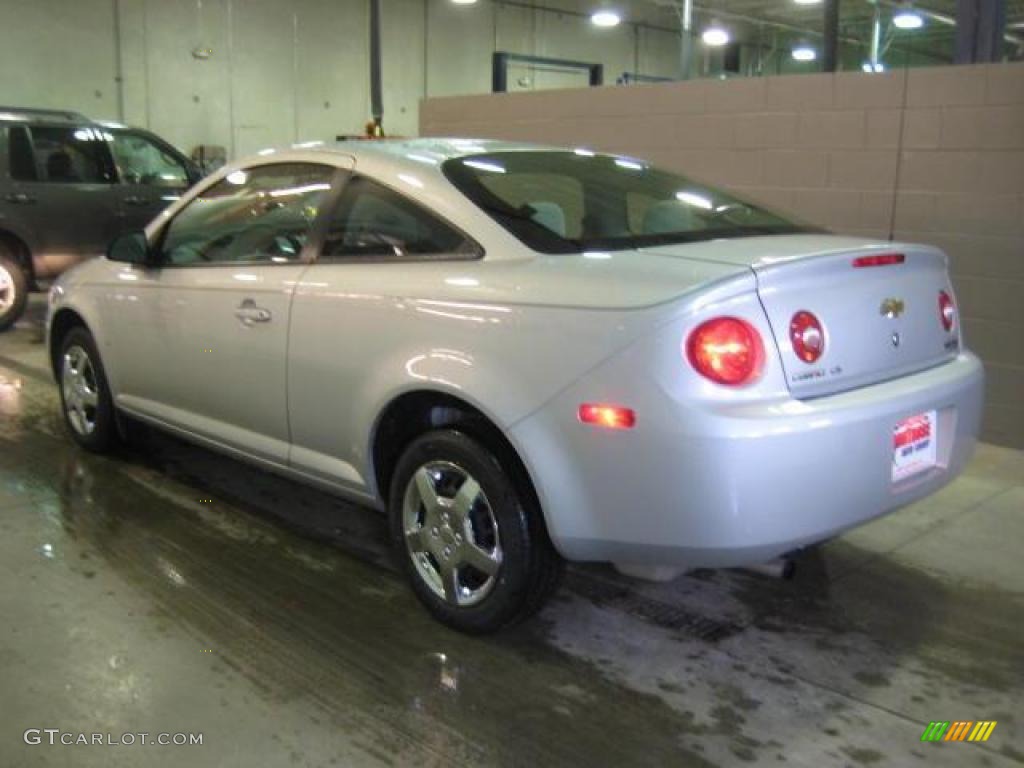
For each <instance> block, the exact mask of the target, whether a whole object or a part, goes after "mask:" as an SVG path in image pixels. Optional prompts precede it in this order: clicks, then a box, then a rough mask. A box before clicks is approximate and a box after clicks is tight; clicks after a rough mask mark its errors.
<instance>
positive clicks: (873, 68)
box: [860, 61, 885, 72]
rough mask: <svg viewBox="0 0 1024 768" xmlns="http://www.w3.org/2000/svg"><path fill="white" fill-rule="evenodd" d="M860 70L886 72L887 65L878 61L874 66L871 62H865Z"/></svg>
mask: <svg viewBox="0 0 1024 768" xmlns="http://www.w3.org/2000/svg"><path fill="white" fill-rule="evenodd" d="M860 68H861V69H863V70H864V71H865V72H885V64H883V63H882V62H880V61H876V62H875V63H874V64H872V63H871V62H870V61H865V62H864V63H863V64H861V65H860Z"/></svg>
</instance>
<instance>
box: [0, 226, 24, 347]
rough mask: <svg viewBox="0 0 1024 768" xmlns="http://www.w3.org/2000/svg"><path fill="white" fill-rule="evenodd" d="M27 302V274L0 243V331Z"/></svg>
mask: <svg viewBox="0 0 1024 768" xmlns="http://www.w3.org/2000/svg"><path fill="white" fill-rule="evenodd" d="M27 302H28V276H27V275H26V274H25V270H24V269H23V268H22V266H21V264H19V263H18V261H17V260H16V259H15V258H14V257H13V256H11V255H10V254H9V253H7V251H6V250H5V246H4V245H3V243H0V331H6V330H7V329H8V328H10V327H11V326H12V325H14V324H15V323H16V322H17V321H18V318H19V317H21V315H22V314H23V313H24V312H25V305H26V303H27Z"/></svg>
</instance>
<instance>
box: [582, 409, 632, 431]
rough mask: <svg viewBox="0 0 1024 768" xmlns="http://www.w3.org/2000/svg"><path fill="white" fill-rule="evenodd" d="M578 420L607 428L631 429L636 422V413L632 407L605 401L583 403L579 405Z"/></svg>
mask: <svg viewBox="0 0 1024 768" xmlns="http://www.w3.org/2000/svg"><path fill="white" fill-rule="evenodd" d="M578 415H579V417H580V421H582V422H583V423H584V424H593V425H595V426H598V427H607V428H608V429H632V428H633V426H634V425H635V424H636V413H634V412H633V409H632V408H626V407H624V406H621V405H607V404H605V403H584V404H583V405H581V406H580V409H579V413H578Z"/></svg>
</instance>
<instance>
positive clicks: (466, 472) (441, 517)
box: [389, 429, 562, 633]
mask: <svg viewBox="0 0 1024 768" xmlns="http://www.w3.org/2000/svg"><path fill="white" fill-rule="evenodd" d="M504 466H508V464H507V463H506V464H505V465H504ZM531 499H532V494H530V493H529V492H528V491H527V489H525V488H520V487H517V485H516V482H515V481H514V480H513V478H512V477H510V476H509V475H508V474H507V473H506V471H505V469H503V464H502V463H501V462H500V461H499V459H498V458H497V456H496V455H495V453H494V452H492V451H491V450H490V448H488V447H487V446H485V445H484V444H483V443H481V442H479V441H477V440H476V439H474V438H472V437H470V436H468V435H466V434H464V433H462V432H459V431H456V430H452V429H446V430H438V431H435V432H430V433H428V434H426V435H423V436H422V437H420V438H418V439H416V440H415V441H413V442H412V443H411V444H410V445H409V447H408V448H407V449H406V450H405V452H404V453H403V454H402V457H401V458H400V459H399V461H398V465H397V467H396V469H395V474H394V476H393V478H392V482H391V493H390V496H389V512H390V516H391V531H392V538H393V542H394V547H395V551H396V553H397V555H398V557H399V559H400V560H401V562H402V564H403V567H404V569H405V572H406V573H407V575H408V577H409V578H410V580H411V581H412V586H413V590H414V591H415V592H416V595H417V596H418V597H419V599H420V600H421V601H422V602H423V603H424V605H426V607H427V608H428V610H430V612H431V613H432V614H433V615H434V616H435V617H436V618H437V619H439V620H440V621H442V622H444V623H445V624H447V625H449V626H451V627H453V628H455V629H458V630H460V631H463V632H470V633H485V632H494V631H496V630H498V629H501V628H502V627H504V626H507V625H510V624H513V623H516V622H518V621H521V620H522V619H525V618H526V617H528V616H530V615H531V614H533V613H535V612H536V611H537V610H539V609H540V607H541V606H542V605H543V604H544V602H545V601H546V600H547V598H548V597H549V596H550V595H551V593H552V592H554V590H555V589H556V588H557V585H558V577H559V575H560V573H561V568H562V562H561V559H560V558H559V556H558V554H557V553H556V552H555V551H554V548H553V547H552V546H551V542H550V540H549V539H548V536H547V531H546V530H545V528H544V523H543V520H542V519H541V516H540V510H538V509H536V508H535V505H534V504H532V503H531Z"/></svg>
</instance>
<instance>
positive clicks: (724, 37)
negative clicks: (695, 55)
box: [700, 27, 729, 47]
mask: <svg viewBox="0 0 1024 768" xmlns="http://www.w3.org/2000/svg"><path fill="white" fill-rule="evenodd" d="M700 37H701V40H703V41H704V45H712V46H716V47H717V46H719V45H725V44H726V43H728V42H729V33H728V32H727V31H726V30H725V29H723V28H722V27H708V28H707V29H705V30H704V34H703V35H701V36H700Z"/></svg>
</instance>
